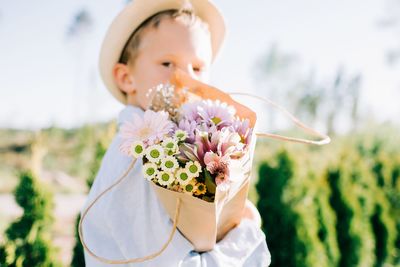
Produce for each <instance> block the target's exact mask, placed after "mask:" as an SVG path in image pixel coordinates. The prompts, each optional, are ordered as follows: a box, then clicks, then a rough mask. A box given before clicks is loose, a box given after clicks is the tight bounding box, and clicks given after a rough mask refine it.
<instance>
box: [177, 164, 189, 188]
mask: <svg viewBox="0 0 400 267" xmlns="http://www.w3.org/2000/svg"><path fill="white" fill-rule="evenodd" d="M175 175H176V179H177V180H178V182H179V184H181V185H185V184H188V183H189V182H190V181H191V180H192V177H191V176H190V175H189V173H188V171H187V170H186V169H184V168H179V169H178V170H177V171H176V173H175Z"/></svg>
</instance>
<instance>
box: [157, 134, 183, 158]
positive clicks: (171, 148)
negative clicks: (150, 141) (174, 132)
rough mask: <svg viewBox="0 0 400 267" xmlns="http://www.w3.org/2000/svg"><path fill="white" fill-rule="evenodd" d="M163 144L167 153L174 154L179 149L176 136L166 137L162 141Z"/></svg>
mask: <svg viewBox="0 0 400 267" xmlns="http://www.w3.org/2000/svg"><path fill="white" fill-rule="evenodd" d="M161 145H162V146H163V147H164V148H165V150H166V154H167V155H170V156H171V155H174V154H176V153H177V152H178V151H179V149H178V141H177V140H176V139H174V138H170V137H169V138H166V139H164V141H163V142H162V143H161Z"/></svg>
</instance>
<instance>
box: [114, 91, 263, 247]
mask: <svg viewBox="0 0 400 267" xmlns="http://www.w3.org/2000/svg"><path fill="white" fill-rule="evenodd" d="M150 94H151V95H152V102H151V105H150V107H149V109H148V110H146V111H144V114H143V116H139V115H138V114H133V117H132V118H131V120H128V121H126V122H125V123H124V124H123V125H122V126H121V137H122V138H123V142H122V144H121V146H120V150H121V152H122V153H124V154H126V155H128V156H132V157H134V158H136V159H140V160H141V162H142V164H143V166H142V171H143V176H144V177H145V178H146V179H147V180H148V181H149V182H150V183H151V184H152V186H153V188H154V190H155V191H156V193H157V195H158V197H159V199H160V200H161V202H162V203H163V205H164V207H165V208H166V210H167V211H168V213H169V215H170V217H171V218H174V217H175V218H176V220H178V217H179V222H178V223H177V228H178V229H179V230H180V231H181V232H182V233H183V234H184V235H185V236H186V238H187V239H188V240H189V241H191V242H192V244H193V245H194V247H195V248H196V249H197V250H198V251H206V250H210V249H212V248H213V246H214V244H215V243H216V242H217V241H218V240H220V239H221V238H222V237H223V236H224V235H225V234H226V233H227V232H228V231H229V230H230V229H232V228H233V227H234V226H235V225H236V224H238V223H239V222H240V220H241V217H242V212H243V208H244V205H245V200H246V198H247V192H248V185H249V178H250V169H251V157H250V155H251V154H252V153H251V152H252V151H251V152H250V150H251V146H250V144H251V140H252V136H253V129H252V127H251V126H250V121H249V119H246V118H243V117H242V118H240V117H239V116H238V115H237V114H236V109H235V107H234V106H233V105H229V104H228V103H225V102H222V101H220V100H219V99H217V100H211V99H197V100H194V101H189V99H190V97H189V95H188V92H187V91H185V90H184V89H183V90H180V91H179V93H177V90H176V88H175V87H174V86H172V85H169V84H166V85H165V84H164V85H159V86H157V87H156V88H153V89H152V90H151V92H150ZM254 139H255V138H254ZM178 200H179V203H180V215H179V216H178V217H177V215H176V213H177V210H176V206H177V205H178ZM226 207H230V208H226ZM204 222H207V223H204Z"/></svg>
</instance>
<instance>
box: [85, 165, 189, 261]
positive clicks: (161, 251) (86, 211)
mask: <svg viewBox="0 0 400 267" xmlns="http://www.w3.org/2000/svg"><path fill="white" fill-rule="evenodd" d="M136 161H137V159H134V160H132V163H131V164H130V165H129V167H128V169H127V170H126V171H125V172H124V173H123V174H122V175H121V177H120V178H118V179H117V181H115V182H114V183H113V184H111V185H110V186H109V187H107V188H106V189H105V190H104V191H102V192H101V193H100V194H99V195H98V196H97V197H96V198H95V199H94V200H93V201H92V202H91V203H90V204H89V205H88V207H87V208H86V209H85V210H84V212H83V213H82V217H81V219H80V220H79V226H78V232H79V238H80V240H81V242H82V246H83V248H84V249H85V250H86V251H87V252H88V253H89V254H90V255H91V256H92V257H94V258H95V259H97V260H99V261H101V262H103V263H108V264H126V263H138V262H144V261H147V260H151V259H153V258H155V257H157V256H159V255H160V254H161V253H163V252H164V250H165V249H166V248H167V247H168V245H169V243H171V241H172V238H173V236H174V234H175V231H176V228H177V224H178V218H179V213H180V207H181V199H180V198H177V200H176V209H175V217H174V223H173V226H172V230H171V233H170V235H169V237H168V240H167V242H165V244H164V245H163V246H162V247H161V249H160V250H159V251H157V252H155V253H153V254H150V255H148V256H145V257H140V258H132V259H126V260H112V259H107V258H105V257H101V256H98V255H96V254H95V253H94V252H93V251H92V250H91V249H90V248H89V247H88V246H87V244H86V243H85V240H84V235H83V227H82V225H83V221H84V219H85V217H86V215H87V213H88V212H89V210H90V209H91V208H92V207H93V205H94V204H95V203H96V202H97V201H98V200H99V199H100V198H101V197H102V196H104V195H105V194H106V193H107V192H109V191H110V190H111V189H112V188H114V187H115V186H116V185H118V184H119V183H120V182H121V181H122V180H123V179H124V178H125V177H126V176H127V175H128V173H129V171H130V170H131V169H132V168H133V167H134V166H135V163H136Z"/></svg>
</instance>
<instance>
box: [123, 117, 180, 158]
mask: <svg viewBox="0 0 400 267" xmlns="http://www.w3.org/2000/svg"><path fill="white" fill-rule="evenodd" d="M173 127H174V124H173V123H172V122H171V121H170V120H169V117H168V113H167V112H165V111H158V112H155V111H153V110H146V111H145V112H144V114H143V116H139V115H138V114H133V116H132V120H129V121H125V122H124V123H123V124H122V126H121V137H122V139H123V142H122V144H121V146H120V150H121V151H122V152H123V153H124V154H127V155H131V153H130V150H131V145H132V143H133V142H135V141H141V142H143V143H144V145H145V146H146V147H147V146H150V145H153V144H155V143H158V142H160V141H161V140H162V139H163V138H164V137H165V136H166V135H168V134H169V133H170V132H171V131H172V130H173Z"/></svg>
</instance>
